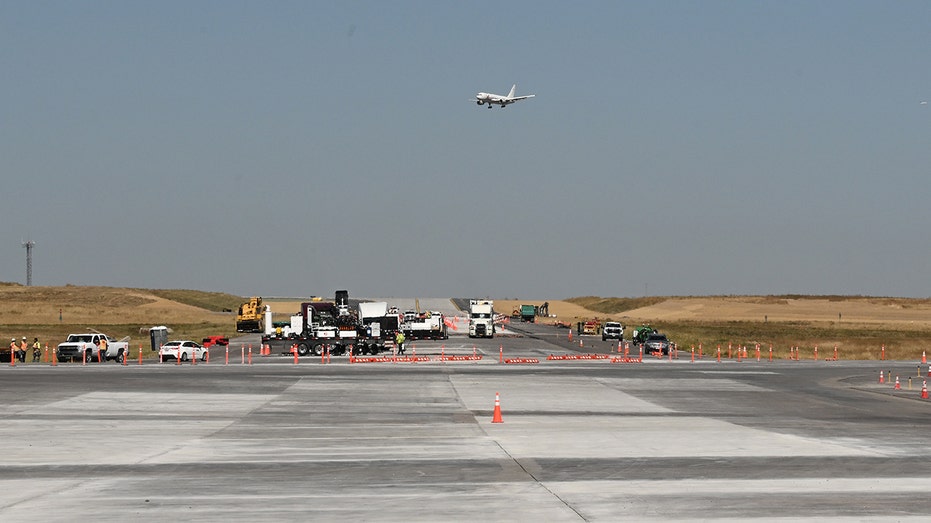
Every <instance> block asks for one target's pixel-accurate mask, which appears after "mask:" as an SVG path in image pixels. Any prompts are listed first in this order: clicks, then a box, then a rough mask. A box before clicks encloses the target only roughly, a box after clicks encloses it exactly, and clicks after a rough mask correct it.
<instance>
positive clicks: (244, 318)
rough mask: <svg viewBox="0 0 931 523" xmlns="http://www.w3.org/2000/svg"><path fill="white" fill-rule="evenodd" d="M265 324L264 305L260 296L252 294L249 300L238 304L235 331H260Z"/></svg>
mask: <svg viewBox="0 0 931 523" xmlns="http://www.w3.org/2000/svg"><path fill="white" fill-rule="evenodd" d="M264 326H265V306H264V305H262V298H261V297H259V296H253V297H251V298H249V301H247V302H245V303H243V304H242V305H240V306H239V313H237V314H236V331H237V332H262V329H263V328H264Z"/></svg>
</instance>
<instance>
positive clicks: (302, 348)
mask: <svg viewBox="0 0 931 523" xmlns="http://www.w3.org/2000/svg"><path fill="white" fill-rule="evenodd" d="M309 353H310V347H308V346H307V344H306V343H301V344H300V345H298V346H297V354H298V355H299V356H307V355H308V354H309Z"/></svg>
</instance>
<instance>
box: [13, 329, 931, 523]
mask: <svg viewBox="0 0 931 523" xmlns="http://www.w3.org/2000/svg"><path fill="white" fill-rule="evenodd" d="M512 330H514V331H515V332H520V333H522V334H523V335H524V336H523V337H507V338H504V337H502V338H496V339H493V340H470V339H468V338H466V337H460V336H454V337H452V338H450V339H449V340H446V342H445V343H441V342H416V343H415V344H414V346H415V347H416V350H417V355H418V356H429V357H431V358H434V361H430V362H419V363H368V364H349V363H348V362H347V358H345V357H343V358H333V359H332V360H331V363H330V364H321V363H320V361H319V359H316V358H310V359H305V360H302V361H301V362H300V364H298V365H294V364H293V360H291V359H290V358H287V357H277V356H273V357H266V358H260V357H257V356H256V357H255V358H254V364H253V365H251V366H249V365H240V364H239V359H238V354H237V357H235V358H232V359H231V362H232V363H231V364H230V365H229V366H225V365H223V358H222V357H221V356H220V350H218V349H214V350H213V351H212V354H211V363H210V364H208V365H204V364H198V365H196V366H193V365H190V364H186V365H182V366H177V365H174V364H173V363H166V364H161V365H159V364H155V363H151V362H146V363H145V364H144V365H142V366H138V365H137V364H136V363H135V362H131V364H130V365H127V366H120V365H118V364H116V363H113V362H111V363H108V364H103V365H100V364H90V365H87V366H81V365H80V364H68V365H64V364H62V365H59V366H57V367H51V366H49V365H47V364H26V365H18V366H17V367H16V368H10V367H9V366H4V367H2V368H0V393H2V397H3V398H4V399H5V402H4V407H3V409H2V411H0V412H2V416H0V438H2V441H3V442H5V444H4V445H3V448H4V450H3V451H2V453H3V459H2V461H0V463H2V465H0V520H3V521H42V522H48V521H62V522H64V521H69V522H70V521H121V522H122V521H127V520H146V521H179V520H203V521H250V522H251V521H281V520H287V521H307V520H311V519H317V520H385V521H411V520H415V521H448V520H454V521H489V520H494V521H500V520H509V521H618V520H627V521H644V520H657V521H659V520H662V521H666V520H715V519H730V520H741V521H744V520H772V521H789V520H810V519H815V518H817V519H827V520H830V519H835V520H838V521H849V520H859V521H864V520H867V521H874V520H875V521H907V520H914V521H919V520H921V521H926V520H928V518H929V516H931V502H929V501H928V499H927V497H928V493H929V492H931V444H929V434H931V430H929V429H931V400H921V399H920V397H919V395H920V392H919V389H920V388H921V380H919V379H917V378H918V376H917V372H918V371H917V366H916V363H917V362H846V361H843V360H842V361H838V362H833V361H832V362H827V361H812V360H808V361H799V362H794V361H791V362H790V361H778V362H772V363H770V362H767V361H765V360H764V361H762V362H756V361H755V359H752V360H751V361H743V362H740V363H737V362H735V361H725V362H722V363H716V362H715V361H714V360H713V359H711V358H708V357H707V355H706V357H705V358H704V359H703V360H701V361H696V362H694V363H693V362H690V361H689V358H688V355H687V354H684V353H683V354H680V358H681V359H679V360H677V361H672V362H670V361H668V360H661V361H660V360H656V359H653V358H647V359H645V360H644V362H643V363H633V364H612V363H610V362H608V361H605V360H599V361H546V360H545V359H544V358H545V357H546V355H548V354H551V353H552V354H571V353H579V352H583V353H587V352H598V353H607V352H608V351H610V349H611V347H612V346H613V344H612V343H610V342H607V343H603V342H601V340H600V338H584V339H583V344H584V346H583V347H582V348H580V347H579V346H578V338H575V339H574V341H573V342H571V343H570V342H569V341H568V340H567V339H566V338H565V335H566V331H565V330H560V331H556V330H554V329H552V328H551V327H545V326H538V325H519V324H518V325H512ZM239 342H241V343H246V342H248V339H242V340H236V341H234V349H235V350H234V351H235V352H238V347H236V343H239ZM473 344H474V345H475V352H476V353H479V354H484V356H485V357H484V359H482V360H481V361H478V362H445V363H443V362H438V361H435V358H436V357H437V356H439V355H440V353H445V354H447V355H449V354H472V351H473ZM499 347H503V352H504V356H505V357H506V358H516V357H536V358H538V359H541V362H540V363H539V364H533V365H507V364H500V363H498V356H499ZM881 363H882V364H881ZM880 369H884V370H891V371H892V375H893V377H894V376H895V375H896V374H898V375H899V376H900V381H901V383H902V389H903V390H901V391H894V390H893V388H892V385H890V384H884V385H879V384H878V383H877V381H878V374H879V371H880ZM922 371H923V372H924V373H925V374H926V373H927V366H926V365H925V366H922ZM909 376H911V377H912V378H913V383H912V390H907V381H906V378H907V377H909ZM923 379H924V378H923ZM496 392H499V393H500V395H501V406H502V411H503V418H504V423H502V424H492V423H491V419H492V410H493V406H494V398H495V393H496Z"/></svg>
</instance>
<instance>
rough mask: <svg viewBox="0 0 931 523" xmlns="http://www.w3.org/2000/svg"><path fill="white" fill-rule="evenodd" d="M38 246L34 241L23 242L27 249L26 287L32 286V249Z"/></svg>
mask: <svg viewBox="0 0 931 523" xmlns="http://www.w3.org/2000/svg"><path fill="white" fill-rule="evenodd" d="M35 246H36V242H34V241H25V242H23V247H25V249H26V287H31V286H32V248H33V247H35Z"/></svg>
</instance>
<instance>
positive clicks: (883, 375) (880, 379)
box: [879, 371, 886, 385]
mask: <svg viewBox="0 0 931 523" xmlns="http://www.w3.org/2000/svg"><path fill="white" fill-rule="evenodd" d="M885 382H886V378H885V374H883V371H879V384H880V385H882V384H883V383H885Z"/></svg>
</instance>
